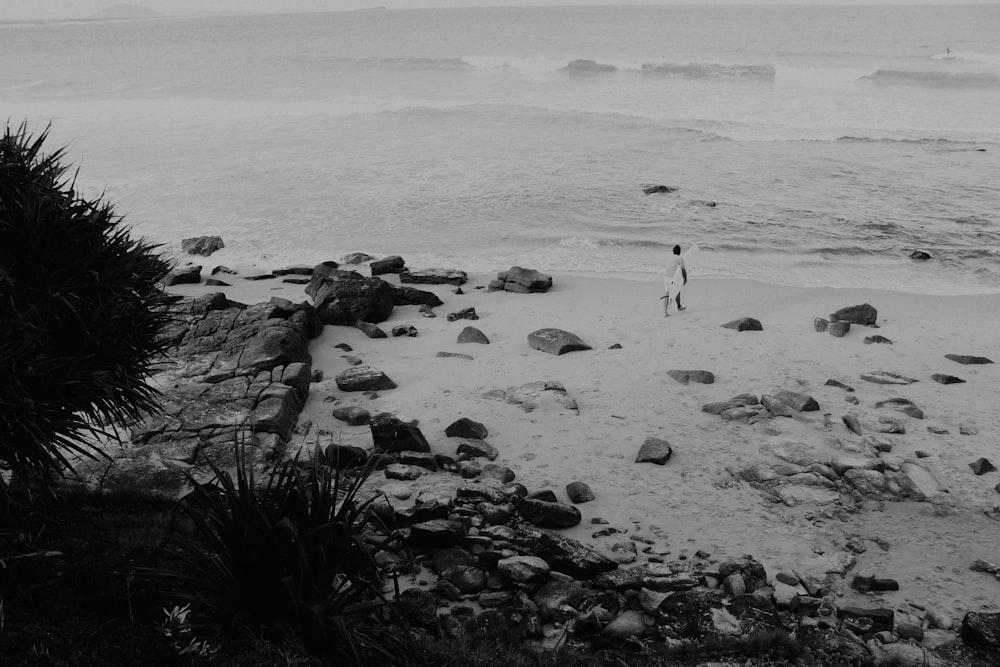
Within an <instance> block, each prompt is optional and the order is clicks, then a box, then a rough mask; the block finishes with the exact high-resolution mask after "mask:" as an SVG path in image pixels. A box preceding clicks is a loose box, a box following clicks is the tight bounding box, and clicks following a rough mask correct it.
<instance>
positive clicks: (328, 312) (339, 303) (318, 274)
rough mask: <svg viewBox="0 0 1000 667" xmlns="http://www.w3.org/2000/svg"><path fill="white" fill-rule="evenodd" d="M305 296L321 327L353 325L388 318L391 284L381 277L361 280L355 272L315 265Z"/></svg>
mask: <svg viewBox="0 0 1000 667" xmlns="http://www.w3.org/2000/svg"><path fill="white" fill-rule="evenodd" d="M306 294H308V295H309V296H311V297H312V299H313V305H314V306H315V307H316V311H317V312H318V313H319V317H320V319H321V320H322V321H323V323H324V324H339V325H345V326H353V325H354V323H355V322H357V321H358V320H361V321H363V322H371V323H373V324H377V323H379V322H384V321H386V320H387V319H389V315H391V314H392V308H393V305H394V296H393V294H394V293H393V288H392V285H390V284H389V283H387V282H385V281H384V280H382V279H381V278H365V277H364V276H362V275H361V274H360V273H357V272H355V271H341V270H339V269H336V268H330V267H329V266H328V265H326V264H319V265H317V266H316V268H315V270H314V272H313V276H312V278H311V279H310V282H309V285H307V286H306Z"/></svg>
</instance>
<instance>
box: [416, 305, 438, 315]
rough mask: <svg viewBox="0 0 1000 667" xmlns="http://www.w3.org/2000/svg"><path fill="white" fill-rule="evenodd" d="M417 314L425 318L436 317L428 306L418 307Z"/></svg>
mask: <svg viewBox="0 0 1000 667" xmlns="http://www.w3.org/2000/svg"><path fill="white" fill-rule="evenodd" d="M418 312H419V313H420V314H421V315H423V316H424V317H427V318H435V317H437V315H436V314H435V313H434V309H433V308H431V307H430V306H428V305H427V304H424V305H422V306H420V310H419V311H418Z"/></svg>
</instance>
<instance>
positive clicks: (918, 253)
mask: <svg viewBox="0 0 1000 667" xmlns="http://www.w3.org/2000/svg"><path fill="white" fill-rule="evenodd" d="M930 258H931V255H930V253H928V252H924V251H923V250H914V251H913V252H911V253H910V259H919V260H921V261H923V260H927V259H930Z"/></svg>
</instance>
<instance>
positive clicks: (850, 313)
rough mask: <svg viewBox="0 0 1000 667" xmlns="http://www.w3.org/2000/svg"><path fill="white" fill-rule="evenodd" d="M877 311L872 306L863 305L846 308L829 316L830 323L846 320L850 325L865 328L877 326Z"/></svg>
mask: <svg viewBox="0 0 1000 667" xmlns="http://www.w3.org/2000/svg"><path fill="white" fill-rule="evenodd" d="M877 319H878V311H877V310H876V309H875V307H874V306H872V305H871V304H868V303H863V304H861V305H858V306H847V307H846V308H841V309H840V310H838V311H837V312H835V313H833V314H831V315H830V321H831V322H835V321H837V320H846V321H848V322H850V323H851V324H862V325H865V326H877V325H876V320H877Z"/></svg>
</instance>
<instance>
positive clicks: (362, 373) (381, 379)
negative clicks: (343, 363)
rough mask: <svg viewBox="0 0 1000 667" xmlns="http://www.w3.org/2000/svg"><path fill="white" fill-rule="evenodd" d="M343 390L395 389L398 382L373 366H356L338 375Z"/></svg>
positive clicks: (337, 379)
mask: <svg viewBox="0 0 1000 667" xmlns="http://www.w3.org/2000/svg"><path fill="white" fill-rule="evenodd" d="M336 381H337V387H339V388H340V390H341V391H368V390H369V389H375V390H379V389H395V388H396V383H395V382H393V381H392V380H391V379H389V376H388V375H386V374H385V373H383V372H382V371H380V370H378V369H377V368H372V367H371V366H363V365H362V366H355V367H353V368H348V369H346V370H343V371H341V372H340V373H338V374H337V376H336Z"/></svg>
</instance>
